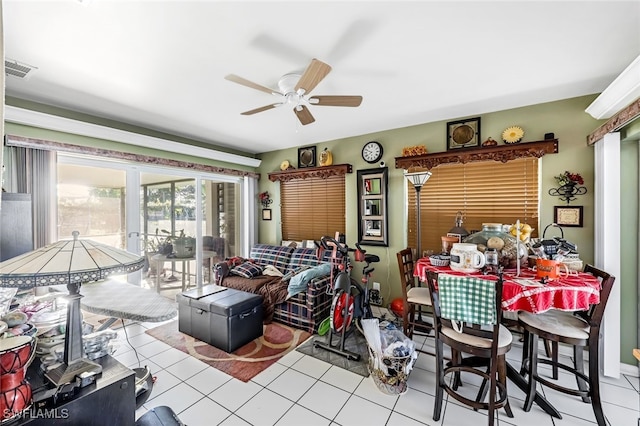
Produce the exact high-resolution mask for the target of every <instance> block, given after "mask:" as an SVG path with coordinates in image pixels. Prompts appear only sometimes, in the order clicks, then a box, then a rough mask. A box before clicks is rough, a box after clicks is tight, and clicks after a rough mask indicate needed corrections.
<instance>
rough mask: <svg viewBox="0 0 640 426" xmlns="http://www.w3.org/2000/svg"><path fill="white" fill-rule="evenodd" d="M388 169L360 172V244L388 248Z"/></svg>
mask: <svg viewBox="0 0 640 426" xmlns="http://www.w3.org/2000/svg"><path fill="white" fill-rule="evenodd" d="M388 173H389V170H388V168H387V167H381V168H377V169H366V170H358V243H359V244H361V245H374V246H385V247H386V246H388V245H389V235H388V234H389V227H388V224H387V221H388V208H387V180H388Z"/></svg>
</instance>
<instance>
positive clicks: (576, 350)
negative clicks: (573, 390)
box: [573, 346, 591, 404]
mask: <svg viewBox="0 0 640 426" xmlns="http://www.w3.org/2000/svg"><path fill="white" fill-rule="evenodd" d="M573 368H575V370H576V371H578V372H580V373H582V374H584V354H583V349H582V347H579V346H574V347H573ZM576 382H577V383H578V389H580V390H581V391H587V390H588V389H589V388H588V386H587V383H586V382H585V381H584V380H583V379H582V378H581V377H579V376H576ZM582 401H583V402H584V403H585V404H589V403H590V402H591V398H589V396H583V397H582Z"/></svg>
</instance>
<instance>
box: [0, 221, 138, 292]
mask: <svg viewBox="0 0 640 426" xmlns="http://www.w3.org/2000/svg"><path fill="white" fill-rule="evenodd" d="M73 234H74V239H73V240H62V241H58V242H57V243H53V244H50V245H48V246H45V247H41V248H39V249H37V250H34V251H31V252H29V253H25V254H22V255H20V256H16V257H14V258H11V259H8V260H6V261H4V262H2V263H0V286H2V287H37V286H49V285H60V284H67V285H68V284H82V283H87V282H92V281H99V280H103V279H105V278H107V277H109V276H110V275H115V274H125V273H129V272H134V271H137V270H138V269H140V268H142V267H143V266H144V257H141V256H137V255H135V254H133V253H129V252H126V251H124V250H120V249H117V248H115V247H110V246H107V245H106V244H102V243H98V242H95V241H91V240H79V239H77V236H78V233H77V231H76V232H74V233H73Z"/></svg>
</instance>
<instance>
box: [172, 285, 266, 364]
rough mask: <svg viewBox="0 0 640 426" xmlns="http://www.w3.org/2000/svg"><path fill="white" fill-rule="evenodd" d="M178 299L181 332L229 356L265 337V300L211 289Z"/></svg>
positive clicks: (226, 289) (227, 290)
mask: <svg viewBox="0 0 640 426" xmlns="http://www.w3.org/2000/svg"><path fill="white" fill-rule="evenodd" d="M176 299H177V300H178V329H179V330H180V332H182V333H185V334H188V335H189V336H193V337H195V338H196V339H198V340H202V341H203V342H207V343H208V344H210V345H212V346H215V347H216V348H219V349H222V350H223V351H225V352H233V351H235V350H236V349H238V348H239V347H241V346H243V345H245V344H247V343H249V342H250V341H252V340H253V339H255V338H257V337H260V336H262V315H263V313H262V297H261V296H258V295H256V294H252V293H247V292H245V291H239V290H235V289H232V288H226V287H220V286H217V285H208V286H204V287H202V288H199V289H195V290H189V291H185V292H184V293H182V294H178V295H177V296H176Z"/></svg>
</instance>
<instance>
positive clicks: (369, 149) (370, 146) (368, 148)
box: [362, 141, 382, 164]
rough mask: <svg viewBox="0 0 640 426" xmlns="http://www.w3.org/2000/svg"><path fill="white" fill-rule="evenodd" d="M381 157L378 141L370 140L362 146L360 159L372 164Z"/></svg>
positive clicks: (380, 147)
mask: <svg viewBox="0 0 640 426" xmlns="http://www.w3.org/2000/svg"><path fill="white" fill-rule="evenodd" d="M381 158H382V145H380V142H376V141H371V142H367V143H366V144H364V146H363V147H362V159H363V160H364V161H366V162H367V163H370V164H373V163H377V162H378V161H380V159H381Z"/></svg>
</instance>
